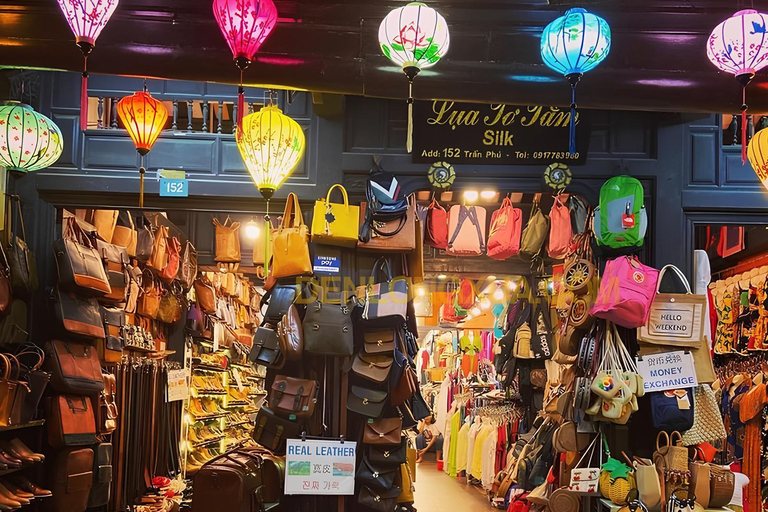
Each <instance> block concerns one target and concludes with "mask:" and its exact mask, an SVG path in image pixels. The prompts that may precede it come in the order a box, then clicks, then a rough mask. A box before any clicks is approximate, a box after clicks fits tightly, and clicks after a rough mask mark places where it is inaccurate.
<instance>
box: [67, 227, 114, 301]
mask: <svg viewBox="0 0 768 512" xmlns="http://www.w3.org/2000/svg"><path fill="white" fill-rule="evenodd" d="M53 252H54V255H55V256H56V267H57V268H58V270H59V286H61V287H62V288H63V289H66V290H67V291H71V292H75V293H80V294H84V295H92V296H102V295H107V294H109V293H110V291H111V290H110V287H109V279H107V273H106V271H105V270H104V264H103V263H102V261H101V256H100V255H99V252H98V251H97V250H96V247H95V245H94V243H93V241H92V240H91V239H90V237H89V236H88V235H87V234H86V233H85V231H84V230H83V228H82V227H81V226H80V224H78V221H77V219H76V218H75V217H69V218H67V219H66V220H65V221H64V227H63V234H62V238H60V239H59V240H56V241H55V242H53Z"/></svg>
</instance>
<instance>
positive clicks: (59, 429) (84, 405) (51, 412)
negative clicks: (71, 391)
mask: <svg viewBox="0 0 768 512" xmlns="http://www.w3.org/2000/svg"><path fill="white" fill-rule="evenodd" d="M46 406H47V407H46V420H47V421H46V425H47V426H48V444H50V445H51V446H53V447H55V448H61V447H63V446H85V445H91V444H94V443H95V442H96V421H95V419H94V416H93V407H92V406H91V400H90V399H89V398H88V397H86V396H79V395H56V396H52V397H50V398H48V399H47V403H46Z"/></svg>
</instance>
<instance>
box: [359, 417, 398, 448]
mask: <svg viewBox="0 0 768 512" xmlns="http://www.w3.org/2000/svg"><path fill="white" fill-rule="evenodd" d="M402 426H403V420H402V419H401V418H379V419H377V420H373V421H368V422H366V424H365V427H363V443H364V444H370V445H376V446H395V445H399V444H401V439H400V433H401V431H402Z"/></svg>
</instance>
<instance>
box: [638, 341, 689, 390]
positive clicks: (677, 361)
mask: <svg viewBox="0 0 768 512" xmlns="http://www.w3.org/2000/svg"><path fill="white" fill-rule="evenodd" d="M637 371H638V373H640V376H641V377H642V378H643V380H644V381H645V382H644V383H643V387H644V389H645V391H646V392H648V393H650V392H651V391H666V390H669V389H684V388H695V387H696V386H698V385H699V381H698V379H697V378H696V367H695V366H694V364H693V354H691V353H690V352H683V351H679V352H664V353H660V354H653V355H647V356H643V357H641V358H638V360H637Z"/></svg>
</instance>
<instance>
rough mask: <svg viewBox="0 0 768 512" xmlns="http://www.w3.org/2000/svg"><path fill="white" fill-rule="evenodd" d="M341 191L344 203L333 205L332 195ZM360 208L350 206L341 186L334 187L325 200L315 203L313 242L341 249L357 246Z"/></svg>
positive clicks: (345, 191)
mask: <svg viewBox="0 0 768 512" xmlns="http://www.w3.org/2000/svg"><path fill="white" fill-rule="evenodd" d="M337 188H338V189H339V190H340V191H341V195H342V196H343V198H344V202H343V203H332V202H331V193H333V191H334V189H337ZM359 219H360V207H359V206H357V205H354V204H353V205H350V204H349V197H348V196H347V190H346V189H345V188H344V187H343V186H342V185H340V184H338V183H337V184H335V185H333V186H332V187H331V188H330V189H329V190H328V194H326V196H325V199H318V200H317V201H315V209H314V215H313V216H312V242H315V243H318V244H325V245H339V246H341V247H355V246H356V245H357V234H358V222H359Z"/></svg>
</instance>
